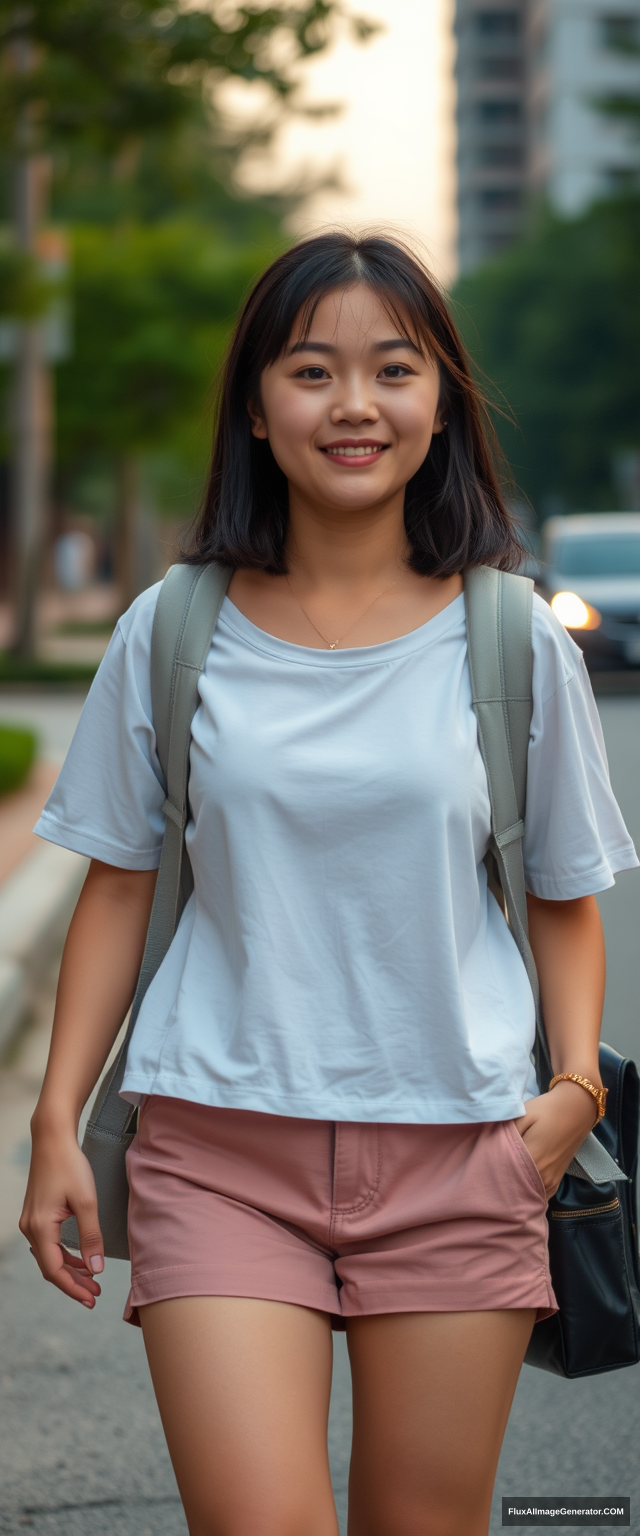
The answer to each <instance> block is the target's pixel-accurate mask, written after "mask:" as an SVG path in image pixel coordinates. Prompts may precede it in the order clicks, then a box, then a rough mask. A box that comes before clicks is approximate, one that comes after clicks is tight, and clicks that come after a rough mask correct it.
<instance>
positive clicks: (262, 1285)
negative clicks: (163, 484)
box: [124, 1096, 556, 1327]
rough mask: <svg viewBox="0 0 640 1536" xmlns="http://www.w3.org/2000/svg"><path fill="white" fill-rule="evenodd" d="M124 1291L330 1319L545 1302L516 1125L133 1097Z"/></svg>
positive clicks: (546, 1309) (542, 1212)
mask: <svg viewBox="0 0 640 1536" xmlns="http://www.w3.org/2000/svg"><path fill="white" fill-rule="evenodd" d="M127 1166H128V1174H129V1185H130V1192H131V1197H130V1205H129V1242H130V1249H131V1260H132V1276H131V1281H132V1283H131V1291H130V1294H129V1299H128V1302H127V1307H126V1310H125V1314H124V1315H125V1319H126V1321H128V1322H132V1323H137V1322H138V1321H139V1319H138V1315H137V1308H138V1307H142V1306H145V1305H147V1304H148V1303H149V1302H153V1301H165V1300H167V1299H168V1298H169V1297H173V1296H253V1297H261V1298H263V1299H265V1300H270V1301H286V1302H293V1303H295V1304H297V1305H298V1306H301V1307H312V1308H314V1309H316V1310H318V1311H321V1312H328V1313H329V1314H330V1315H331V1318H332V1321H333V1323H334V1326H337V1327H340V1326H343V1324H342V1319H344V1318H347V1317H361V1316H363V1315H364V1314H368V1313H380V1312H477V1311H493V1310H494V1309H503V1308H512V1307H535V1308H536V1309H537V1313H538V1318H539V1319H540V1318H542V1317H548V1316H550V1315H551V1313H552V1312H554V1311H555V1310H556V1301H555V1297H554V1294H553V1290H552V1286H551V1277H550V1274H549V1260H548V1250H547V1218H546V1204H547V1202H546V1196H545V1192H544V1186H543V1183H542V1180H541V1178H540V1174H539V1172H538V1169H537V1167H536V1165H535V1163H534V1161H533V1158H532V1157H531V1154H530V1153H529V1152H528V1151H527V1149H526V1147H525V1144H524V1142H523V1140H522V1138H521V1136H520V1135H519V1134H518V1131H517V1130H516V1128H515V1125H514V1124H513V1121H510V1120H507V1121H492V1122H489V1123H486V1124H478V1125H386V1124H384V1125H368V1124H362V1123H357V1124H355V1123H352V1122H345V1121H337V1122H333V1121H327V1120H297V1119H288V1118H285V1117H283V1116H280V1115H266V1114H257V1113H254V1112H252V1111H249V1110H240V1109H216V1108H210V1107H209V1106H207V1105H203V1104H191V1103H188V1102H187V1101H186V1100H184V1099H169V1098H162V1097H157V1096H152V1097H149V1098H146V1099H144V1100H143V1102H142V1105H141V1109H140V1119H139V1128H138V1134H137V1136H136V1138H135V1140H134V1141H133V1143H132V1146H131V1148H130V1150H129V1153H128V1156H127Z"/></svg>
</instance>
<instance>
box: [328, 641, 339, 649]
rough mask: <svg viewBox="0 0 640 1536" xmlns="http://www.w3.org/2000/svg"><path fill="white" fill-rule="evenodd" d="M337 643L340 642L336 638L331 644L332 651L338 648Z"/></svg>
mask: <svg viewBox="0 0 640 1536" xmlns="http://www.w3.org/2000/svg"><path fill="white" fill-rule="evenodd" d="M337 644H338V642H337V640H334V641H333V642H332V643H331V644H330V646H329V650H330V651H335V649H336V646H337Z"/></svg>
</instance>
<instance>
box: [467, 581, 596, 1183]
mask: <svg viewBox="0 0 640 1536" xmlns="http://www.w3.org/2000/svg"><path fill="white" fill-rule="evenodd" d="M464 594H465V606H466V614H467V649H468V657H469V672H470V676H471V694H472V699H473V708H474V710H475V714H476V718H477V721H478V737H479V742H480V750H481V752H482V757H483V760H484V765H485V769H486V774H487V782H488V786H489V799H490V802H491V829H492V850H491V851H492V854H493V857H494V858H495V862H496V865H497V869H498V874H499V878H500V885H501V887H502V891H503V894H504V900H505V904H506V910H507V916H508V920H509V926H510V928H511V931H512V933H513V937H514V939H515V941H516V944H517V946H518V949H519V950H520V954H521V955H522V959H523V961H524V965H525V968H526V972H527V976H528V978H529V982H530V985H531V990H532V992H533V996H534V999H535V1005H536V1050H535V1061H536V1076H537V1078H538V1084H539V1086H540V1088H541V1090H544V1089H545V1088H546V1087H547V1086H548V1083H549V1081H550V1078H551V1076H552V1073H553V1069H552V1066H551V1059H550V1055H549V1047H548V1044H547V1037H546V1034H545V1029H544V1021H543V1018H542V1011H541V1007H540V988H539V985H538V973H537V971H536V964H535V960H534V958H533V953H532V950H531V945H530V943H529V925H528V918H527V893H526V886H525V874H524V860H523V856H522V839H523V836H524V819H525V809H526V798H527V755H528V749H529V733H530V727H531V714H532V710H533V689H532V679H533V651H532V645H531V605H532V599H533V582H532V581H530V580H529V579H528V578H527V577H524V576H515V575H512V574H511V573H509V572H507V571H497V570H494V569H493V567H491V566H478V567H476V568H474V569H472V570H469V571H467V572H466V574H465V584H464ZM567 1171H568V1172H569V1173H573V1174H576V1175H577V1176H578V1177H581V1178H585V1177H586V1178H588V1179H590V1180H591V1181H592V1182H593V1183H606V1182H608V1181H609V1180H610V1179H620V1178H624V1177H625V1175H624V1174H623V1173H622V1170H621V1169H620V1168H618V1165H617V1164H616V1163H614V1161H613V1158H611V1157H609V1154H608V1152H606V1151H605V1148H604V1147H603V1146H602V1143H601V1142H600V1141H598V1139H597V1137H595V1136H593V1135H592V1134H590V1135H589V1136H588V1137H587V1138H586V1141H584V1142H583V1144H582V1146H581V1147H580V1148H579V1151H578V1152H577V1153H576V1156H575V1157H574V1159H573V1160H572V1162H571V1164H570V1166H569V1169H568V1170H567Z"/></svg>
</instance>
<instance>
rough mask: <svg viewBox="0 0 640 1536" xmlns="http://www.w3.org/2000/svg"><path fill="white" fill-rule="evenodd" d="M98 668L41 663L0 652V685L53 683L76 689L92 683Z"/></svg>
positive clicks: (82, 665) (33, 659) (63, 663)
mask: <svg viewBox="0 0 640 1536" xmlns="http://www.w3.org/2000/svg"><path fill="white" fill-rule="evenodd" d="M97 670H98V668H97V666H92V665H91V664H90V663H87V662H80V661H78V662H75V661H69V662H66V661H41V660H39V659H38V658H37V657H35V658H31V657H25V656H17V655H16V654H15V651H0V683H20V684H23V683H54V684H56V685H62V686H64V685H69V686H71V687H77V685H78V684H79V683H81V684H84V683H86V684H87V685H88V684H89V683H91V682H93V679H94V677H95V675H96V672H97Z"/></svg>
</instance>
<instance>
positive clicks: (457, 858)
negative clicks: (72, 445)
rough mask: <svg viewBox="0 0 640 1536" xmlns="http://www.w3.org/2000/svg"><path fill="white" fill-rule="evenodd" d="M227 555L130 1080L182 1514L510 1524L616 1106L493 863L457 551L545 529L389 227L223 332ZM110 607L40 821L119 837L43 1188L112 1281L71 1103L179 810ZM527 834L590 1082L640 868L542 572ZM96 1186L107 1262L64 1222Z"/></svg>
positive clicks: (47, 1253)
mask: <svg viewBox="0 0 640 1536" xmlns="http://www.w3.org/2000/svg"><path fill="white" fill-rule="evenodd" d="M189 558H190V559H193V560H195V561H210V560H214V561H220V562H223V563H224V564H227V565H230V566H232V567H233V569H234V574H233V576H232V579H231V584H230V587H229V591H228V596H227V597H226V599H225V601H224V604H223V607H222V612H221V615H220V620H219V623H218V626H217V629H216V632H215V635H214V638H213V642H212V645H211V650H210V654H209V658H208V660H207V664H206V667H205V670H204V673H203V675H202V678H201V682H200V705H199V708H198V711H197V714H196V716H195V719H194V723H193V732H192V745H191V758H190V764H191V767H190V775H191V776H190V804H191V821H190V824H189V828H188V833H187V843H188V850H189V856H190V860H191V864H192V866H193V873H194V880H195V891H194V895H193V896H192V898H191V900H190V901H189V903H188V905H187V907H186V909H185V911H184V914H183V917H182V920H181V922H180V925H179V928H178V931H177V934H176V937H175V939H174V942H173V944H172V947H171V949H170V951H169V954H168V956H167V958H166V960H165V961H164V964H163V965H162V967H161V969H160V971H159V973H158V975H157V976H156V978H155V981H154V982H153V984H152V986H151V987H150V989H149V992H148V993H147V996H146V999H145V1002H144V1005H143V1008H142V1011H141V1013H140V1016H139V1020H138V1023H137V1025H136V1030H135V1033H134V1037H133V1041H132V1044H131V1048H130V1051H129V1058H128V1064H127V1072H126V1077H125V1081H124V1085H123V1094H124V1096H125V1098H127V1099H129V1100H131V1101H132V1102H134V1103H137V1104H139V1105H140V1114H139V1129H138V1135H137V1138H136V1140H135V1142H134V1144H133V1147H132V1149H131V1152H130V1154H129V1181H130V1190H131V1200H130V1245H131V1254H132V1287H131V1293H130V1297H129V1302H128V1306H127V1311H126V1317H127V1319H128V1320H129V1321H131V1322H140V1324H141V1326H142V1330H143V1334H144V1341H145V1346H146V1350H147V1354H148V1358H149V1363H150V1367H151V1374H152V1377H153V1383H154V1387H155V1391H156V1394H157V1398H158V1402H159V1405H160V1412H161V1414H162V1418H163V1423H164V1427H165V1431H166V1435H167V1440H168V1444H169V1449H170V1452H171V1456H172V1459H173V1464H174V1467H175V1470H176V1476H177V1479H178V1483H179V1487H180V1492H181V1495H182V1498H183V1501H184V1506H185V1510H186V1513H187V1519H188V1522H189V1529H190V1532H191V1533H192V1536H335V1532H336V1529H337V1527H336V1515H335V1509H334V1504H333V1498H332V1493H331V1484H330V1479H329V1470H328V1462H327V1447H326V1428H327V1411H328V1402H329V1387H330V1377H331V1326H332V1324H333V1325H334V1326H335V1325H341V1326H343V1327H346V1330H347V1337H348V1345H349V1353H350V1358H351V1367H352V1373H353V1392H354V1439H353V1454H352V1463H351V1481H350V1525H349V1530H350V1533H351V1536H418V1533H420V1536H424V1533H429V1536H454V1533H455V1536H460V1533H461V1532H463V1531H464V1532H465V1536H482V1533H485V1532H486V1530H487V1525H488V1518H489V1506H490V1501H491V1493H492V1487H493V1482H494V1477H495V1470H496V1464H497V1460H498V1454H499V1451H500V1445H501V1441H502V1437H503V1433H504V1429H505V1424H506V1421H507V1416H508V1413H509V1408H510V1404H511V1400H512V1396H513V1392H514V1389H515V1385H516V1381H517V1378H518V1372H519V1370H520V1366H521V1363H522V1359H523V1355H524V1353H525V1349H526V1347H527V1342H528V1339H529V1336H530V1333H531V1330H532V1328H533V1326H534V1324H535V1321H536V1318H540V1317H544V1316H547V1315H549V1314H550V1312H552V1311H553V1310H554V1306H555V1303H554V1296H553V1291H552V1288H551V1282H550V1277H549V1269H548V1259H547V1246H546V1230H547V1227H546V1216H545V1208H546V1200H547V1197H548V1196H549V1194H550V1193H551V1192H552V1191H554V1190H555V1189H556V1188H557V1185H558V1183H559V1181H560V1179H561V1177H562V1174H563V1171H564V1169H565V1168H566V1166H567V1164H568V1163H569V1161H570V1159H571V1157H572V1155H573V1153H574V1151H575V1150H576V1149H577V1148H578V1146H579V1145H580V1143H581V1142H582V1141H583V1139H584V1137H585V1136H586V1134H587V1132H588V1131H589V1130H590V1129H591V1127H592V1125H593V1124H594V1121H595V1118H596V1105H595V1104H594V1100H593V1097H592V1096H591V1094H590V1093H589V1092H588V1091H585V1089H584V1088H583V1087H581V1086H580V1085H578V1084H576V1083H573V1082H569V1081H562V1082H560V1083H559V1084H558V1085H557V1087H555V1088H554V1089H553V1090H552V1091H551V1092H550V1093H548V1094H545V1095H544V1096H542V1097H540V1096H538V1093H537V1088H536V1082H535V1076H534V1074H533V1070H532V1066H531V1061H530V1051H531V1046H532V1041H533V1033H534V1010H533V1000H532V996H531V992H530V988H529V985H528V982H527V978H526V975H525V971H524V967H523V965H522V962H521V960H520V956H519V954H518V952H517V950H516V947H515V944H514V942H513V940H512V938H511V935H510V932H509V930H508V928H507V925H506V924H505V922H504V919H503V917H502V913H501V911H500V909H499V907H498V905H497V903H496V902H495V901H494V899H493V897H492V896H491V895H490V894H489V893H488V890H487V883H486V874H485V867H484V864H483V857H484V854H485V852H486V850H487V847H488V842H489V836H490V813H489V801H488V793H487V782H486V776H485V773H484V768H483V764H482V759H481V756H480V752H479V748H478V740H477V732H476V721H475V716H474V713H473V710H472V705H471V693H470V684H469V674H468V665H467V658H466V635H465V609H464V597H463V572H464V570H465V568H466V567H468V566H470V565H473V564H482V563H484V564H493V565H497V566H502V567H508V566H513V565H515V564H517V562H518V559H519V546H518V541H517V536H516V533H515V531H514V528H513V526H512V524H511V522H510V518H509V514H508V512H507V510H506V508H505V505H504V502H503V500H502V497H501V493H500V489H499V485H498V481H497V479H496V474H495V471H494V468H493V465H492V459H491V454H490V451H489V449H488V447H487V442H486V439H485V435H484V428H483V413H482V409H481V405H480V403H479V400H478V397H477V394H476V391H475V389H474V385H473V383H472V380H471V376H470V373H469V368H468V365H467V363H466V361H465V357H464V354H463V351H462V348H461V345H460V342H459V340H458V338H457V335H456V332H455V329H454V326H453V323H452V320H451V318H450V316H449V314H448V313H447V309H446V307H445V304H444V302H443V300H442V298H441V296H440V294H439V293H438V291H437V289H436V287H435V286H434V284H433V282H432V280H431V279H430V278H429V276H428V274H427V273H426V272H425V271H424V270H423V269H422V268H421V266H420V265H419V264H418V263H417V262H416V260H415V259H414V258H413V257H412V256H411V255H410V254H409V253H408V252H407V251H406V250H404V249H402V248H401V247H400V246H398V245H397V244H395V243H392V242H390V241H388V240H384V239H378V238H376V239H374V238H370V239H362V240H358V239H354V238H350V237H348V236H347V235H343V234H335V235H325V236H323V237H321V238H319V239H314V240H310V241H307V242H305V243H303V244H300V245H298V246H297V247H295V248H294V249H293V250H290V251H289V252H287V254H286V255H284V256H282V257H280V258H279V259H278V260H277V261H276V262H275V263H274V265H273V266H272V267H271V268H270V269H269V270H268V272H266V273H265V275H264V276H263V277H262V279H261V280H260V281H259V283H258V284H257V286H256V288H255V289H254V292H253V293H252V294H251V296H250V298H249V300H248V302H247V304H246V307H245V310H244V313H243V315H242V317H241V319H240V322H239V325H238V328H237V331H236V335H235V337H234V340H233V342H232V345H231V349H230V353H229V359H228V362H227V367H226V373H225V377H224V382H223V387H222V396H221V402H220V411H219V421H218V428H217V435H216V444H215V449H214V456H213V467H212V472H211V479H210V484H209V489H208V492H207V496H206V500H205V504H204V509H203V512H202V515H201V518H200V522H199V525H198V528H197V532H196V535H195V540H194V543H193V546H192V549H191V552H190V555H189ZM157 592H158V588H157V587H153V588H152V589H151V590H150V591H148V592H145V593H143V594H142V596H141V597H140V598H138V599H137V601H136V602H135V603H134V604H133V606H132V607H131V608H130V610H129V612H128V613H127V614H125V616H124V618H122V619H121V621H120V623H119V625H118V627H117V629H116V632H115V635H114V637H113V640H112V642H111V645H110V647H109V650H108V652H107V655H106V657H105V660H104V662H103V664H102V666H101V668H100V671H99V674H98V677H97V679H96V681H95V683H94V686H93V688H92V690H91V693H90V695H89V699H88V701H87V704H86V707H85V710H84V712H83V716H82V720H81V722H80V725H79V727H78V731H77V733H76V736H75V739H74V742H73V745H72V747H71V750H70V752H69V755H68V758H67V761H66V764H65V767H64V768H63V770H62V773H61V775H60V778H59V779H58V783H57V785H56V788H55V790H54V792H53V794H52V796H51V798H50V800H49V802H48V805H47V807H46V809H45V811H44V813H43V815H42V818H41V820H40V822H39V824H38V830H39V831H40V833H41V834H42V835H43V836H44V837H47V838H50V839H51V840H53V841H54V842H58V843H62V844H63V845H64V846H66V847H69V848H74V849H76V850H77V851H79V852H80V853H84V854H87V855H89V856H90V857H91V860H92V863H91V866H90V870H89V874H88V876H87V880H86V883H85V886H84V889H83V892H82V895H81V897H80V900H79V903H78V906H77V909H76V913H75V916H74V918H73V922H72V924H71V928H70V931H69V937H68V940H67V945H66V949H65V955H64V960H63V965H62V971H61V976H60V987H59V993H58V1004H57V1012H56V1022H55V1028H54V1036H53V1042H52V1047H51V1056H50V1061H49V1067H48V1071H47V1076H46V1080H45V1084H44V1087H43V1090H42V1095H41V1098H40V1102H39V1105H38V1108H37V1110H36V1113H35V1116H34V1120H33V1162H32V1168H31V1175H30V1181H29V1188H28V1193H27V1197H26V1202H25V1208H24V1214H23V1217H22V1223H21V1226H22V1231H23V1232H24V1234H25V1236H26V1237H27V1238H28V1240H29V1241H30V1243H31V1246H32V1249H33V1252H34V1254H35V1257H36V1259H37V1261H38V1264H39V1265H40V1268H41V1270H42V1273H43V1275H44V1276H45V1278H46V1279H48V1280H51V1281H52V1282H53V1283H54V1284H55V1285H57V1286H58V1287H59V1288H60V1290H62V1291H64V1292H65V1293H66V1294H67V1295H68V1296H70V1297H72V1298H74V1299H75V1300H77V1301H80V1302H82V1303H83V1304H84V1305H85V1306H87V1307H93V1306H94V1304H95V1298H96V1297H97V1296H98V1295H99V1294H100V1287H99V1284H98V1282H97V1281H96V1279H95V1278H94V1277H95V1275H96V1274H98V1273H100V1271H101V1270H102V1268H103V1257H102V1243H101V1236H100V1228H99V1221H98V1213H97V1207H96V1200H95V1191H94V1187H93V1180H92V1175H91V1172H90V1169H89V1166H88V1164H87V1163H86V1161H85V1159H84V1157H83V1154H82V1152H81V1151H80V1150H79V1147H78V1142H77V1126H78V1118H79V1115H80V1112H81V1110H82V1106H83V1104H84V1103H85V1101H86V1099H87V1097H88V1095H89V1093H90V1091H91V1089H92V1087H93V1085H94V1083H95V1081H96V1079H97V1078H98V1076H99V1074H100V1071H101V1069H102V1066H103V1064H104V1062H105V1059H106V1057H107V1055H108V1052H109V1050H110V1048H111V1046H112V1044H113V1041H114V1039H115V1036H116V1034H117V1031H118V1029H119V1027H120V1024H121V1021H122V1019H123V1017H124V1015H125V1013H126V1010H127V1008H128V1006H129V1003H130V1001H131V997H132V994H133V991H134V986H135V981H136V976H137V972H138V967H139V964H140V959H141V955H142V949H143V943H144V937H145V931H146V927H147V922H148V918H149V911H150V905H151V900H152V895H153V887H154V880H155V870H156V867H157V864H158V859H159V851H160V843H161V838H162V831H163V815H162V802H163V795H164V791H163V787H162V782H161V773H160V768H159V764H158V760H157V757H156V752H155V741H154V730H153V720H152V718H151V704H150V685H149V646H150V636H151V627H152V621H153V614H154V608H155V603H156V598H157ZM533 644H534V658H535V660H534V693H535V703H534V713H533V724H532V732H531V744H530V753H529V777H528V803H527V826H526V837H525V860H526V868H527V880H528V886H529V890H530V893H531V894H530V897H529V901H530V921H531V939H532V945H533V949H534V953H535V958H536V961H537V964H538V968H539V972H540V979H541V987H542V996H543V1000H544V1009H545V1017H546V1023H547V1030H548V1034H549V1040H550V1046H551V1053H552V1057H553V1065H554V1070H555V1071H556V1072H558V1073H561V1072H565V1071H570V1072H577V1073H580V1074H582V1075H583V1076H584V1077H586V1078H587V1079H589V1080H590V1081H591V1083H592V1084H593V1085H595V1086H596V1087H597V1086H598V1085H599V1077H598V1049H597V1046H598V1031H599V1025H600V1015H601V1009H602V997H603V986H604V953H603V943H602V930H601V926H600V919H599V916H598V911H597V907H596V903H595V898H594V892H596V891H600V890H604V889H605V888H606V887H607V886H609V885H610V884H611V883H612V876H613V873H614V872H615V871H616V870H619V869H621V868H625V867H628V866H630V865H632V864H634V863H636V862H637V860H636V858H635V854H634V851H633V847H632V845H631V843H630V841H629V838H628V835H627V833H626V830H625V827H624V825H623V822H622V819H621V817H620V813H619V811H618V808H617V806H616V803H615V801H614V799H613V796H612V793H611V789H610V787H609V782H608V775H607V768H606V761H605V755H604V747H603V743H602V737H601V733H600V727H599V723H598V717H597V714H596V711H595V707H594V703H593V699H592V695H591V691H590V687H589V683H588V680H587V677H586V674H585V670H584V667H583V664H582V659H581V656H580V653H579V652H578V651H577V650H576V648H575V646H574V645H573V644H572V642H571V641H570V640H569V639H568V637H567V635H566V633H565V632H564V631H563V630H562V629H561V628H560V626H559V625H558V623H557V622H556V621H555V620H554V618H553V615H552V614H551V612H550V610H549V608H548V607H547V606H546V605H545V604H544V603H542V602H541V601H539V600H536V603H535V610H534V633H533ZM70 1211H72V1212H74V1213H75V1215H76V1216H77V1219H78V1225H79V1229H80V1235H81V1249H82V1256H81V1257H78V1258H75V1257H73V1256H72V1255H69V1254H68V1253H67V1252H65V1251H64V1250H63V1249H62V1248H61V1247H60V1223H61V1221H62V1219H63V1218H64V1216H65V1215H66V1214H68V1213H69V1212H70Z"/></svg>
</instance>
